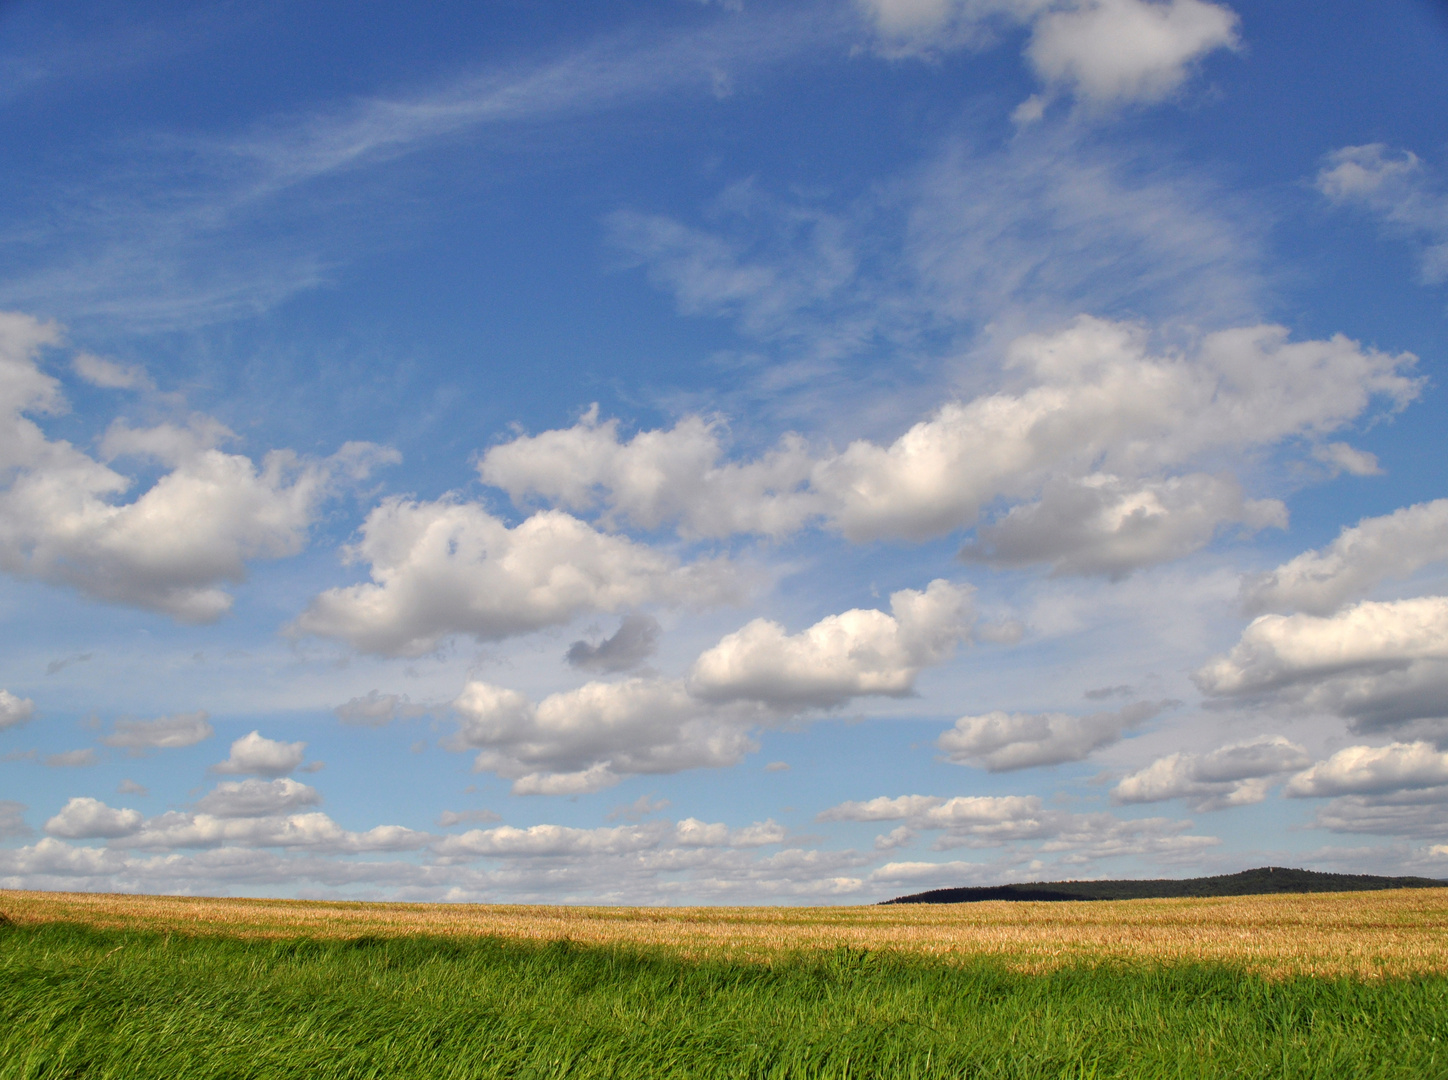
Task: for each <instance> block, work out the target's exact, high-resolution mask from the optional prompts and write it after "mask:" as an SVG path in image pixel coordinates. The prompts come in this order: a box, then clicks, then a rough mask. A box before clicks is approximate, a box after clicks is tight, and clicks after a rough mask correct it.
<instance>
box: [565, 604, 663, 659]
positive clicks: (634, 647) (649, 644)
mask: <svg viewBox="0 0 1448 1080" xmlns="http://www.w3.org/2000/svg"><path fill="white" fill-rule="evenodd" d="M659 631H660V628H659V620H657V619H655V618H654V617H653V616H652V615H639V614H632V615H625V616H624V618H623V621H622V622H621V623H619V627H618V629H617V630H616V631H614V634H613V636H612V637H607V638H604V639H603V640H602V641H600V642H599V643H598V644H597V645H591V644H589V643H588V642H587V641H575V642H574V643H573V644H572V645H570V646H569V647H568V653H567V654H566V656H565V659H567V661H568V663H569V666H571V667H576V668H580V669H582V670H584V671H599V672H617V671H628V670H629V669H630V668H636V667H638V666H639V665H640V664H642V663H643V662H644V661H645V660H647V659H648V658H649V657H650V656H652V655H653V654H654V650H655V649H657V648H658V640H659Z"/></svg>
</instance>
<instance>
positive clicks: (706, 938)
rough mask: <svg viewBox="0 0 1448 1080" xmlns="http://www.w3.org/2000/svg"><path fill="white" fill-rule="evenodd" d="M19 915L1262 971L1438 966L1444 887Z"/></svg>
mask: <svg viewBox="0 0 1448 1080" xmlns="http://www.w3.org/2000/svg"><path fill="white" fill-rule="evenodd" d="M0 912H3V913H4V914H5V915H6V916H8V918H10V919H11V920H13V921H15V922H16V923H21V924H35V923H43V922H73V923H83V924H88V925H92V926H95V927H98V928H105V929H137V930H152V931H159V932H164V933H184V934H227V935H236V936H240V937H248V938H283V937H296V936H310V937H321V938H338V937H358V936H363V935H368V936H384V937H387V936H400V935H413V934H437V935H461V936H479V935H496V936H502V937H510V938H522V939H530V940H536V941H549V940H560V939H565V938H566V939H569V940H571V941H574V942H578V943H580V944H622V945H640V946H647V947H662V948H666V949H669V950H671V951H676V952H678V953H679V954H680V955H683V956H686V957H689V958H695V959H704V958H731V959H736V960H754V961H762V962H767V961H768V960H769V959H770V958H771V957H774V956H777V955H780V954H782V953H791V952H798V951H801V950H814V949H828V948H835V947H839V946H848V947H851V948H864V949H871V950H881V949H883V950H894V951H899V952H907V953H916V954H926V955H931V956H937V957H941V958H945V959H952V958H954V959H968V958H971V957H991V958H994V959H996V960H999V961H1003V962H1005V963H1006V964H1008V965H1009V966H1011V967H1013V968H1018V969H1021V970H1031V971H1041V970H1049V969H1051V968H1054V967H1058V966H1060V965H1063V964H1067V963H1073V962H1078V961H1083V960H1086V961H1090V960H1105V961H1123V962H1143V961H1145V962H1160V963H1172V962H1183V961H1205V962H1224V963H1229V964H1232V965H1236V966H1241V967H1244V968H1247V969H1250V970H1254V971H1258V972H1261V973H1264V974H1270V975H1289V974H1298V973H1300V974H1314V975H1337V974H1343V975H1355V976H1359V977H1368V978H1371V977H1375V976H1384V975H1411V974H1428V973H1439V974H1441V973H1445V972H1448V889H1405V890H1392V891H1386V892H1373V893H1315V894H1283V895H1273V896H1249V897H1217V898H1210V899H1194V900H1178V899H1174V900H1097V901H1090V902H1076V903H1032V902H1019V901H1016V902H1008V901H987V902H984V903H975V904H908V905H907V904H902V905H892V906H880V907H875V906H872V907H824V908H818V907H816V908H804V907H736V908H723V907H718V908H715V907H694V908H688V907H679V908H644V907H551V906H541V905H539V906H519V905H485V904H401V903H356V902H326V901H303V900H238V899H217V898H206V897H174V896H129V895H114V894H97V893H41V892H18V891H11V890H0Z"/></svg>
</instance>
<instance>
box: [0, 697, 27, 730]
mask: <svg viewBox="0 0 1448 1080" xmlns="http://www.w3.org/2000/svg"><path fill="white" fill-rule="evenodd" d="M34 715H35V702H33V701H32V700H30V698H23V697H16V696H15V695H14V694H12V693H11V692H10V691H9V690H0V731H4V730H5V729H6V728H13V727H19V726H20V725H21V724H23V723H25V721H27V720H29V719H30V718H31V717H32V716H34Z"/></svg>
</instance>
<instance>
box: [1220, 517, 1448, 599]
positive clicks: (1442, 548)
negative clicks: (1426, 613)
mask: <svg viewBox="0 0 1448 1080" xmlns="http://www.w3.org/2000/svg"><path fill="white" fill-rule="evenodd" d="M1444 560H1448V499H1436V500H1434V501H1433V502H1426V503H1418V504H1416V505H1414V506H1406V507H1403V508H1402V509H1401V510H1396V511H1394V512H1393V513H1391V514H1386V515H1384V516H1382V517H1372V518H1363V519H1362V520H1361V521H1359V522H1358V523H1357V524H1356V525H1353V526H1351V527H1346V528H1344V529H1343V530H1342V532H1341V533H1339V534H1338V537H1337V539H1336V540H1334V541H1333V542H1332V543H1331V544H1330V545H1328V547H1327V548H1325V549H1324V550H1322V551H1305V552H1303V553H1302V554H1301V555H1298V556H1297V557H1296V558H1294V559H1292V560H1290V561H1289V562H1286V563H1283V564H1282V565H1281V566H1279V567H1277V569H1275V570H1273V571H1271V572H1269V573H1266V574H1261V575H1257V576H1254V577H1249V578H1246V579H1245V580H1243V582H1242V606H1243V607H1244V608H1245V609H1246V610H1247V611H1248V612H1251V613H1253V614H1256V613H1258V612H1263V611H1274V610H1275V611H1301V612H1306V613H1307V614H1309V615H1331V614H1332V613H1333V612H1335V611H1336V610H1337V609H1338V608H1339V607H1341V606H1342V605H1343V604H1344V603H1346V602H1347V601H1349V600H1354V599H1358V598H1360V597H1362V596H1363V595H1364V594H1366V593H1367V592H1368V591H1370V590H1371V589H1372V588H1373V587H1374V586H1376V585H1377V584H1378V583H1379V582H1381V581H1383V580H1385V579H1387V578H1395V577H1407V576H1408V575H1410V574H1412V573H1413V572H1414V571H1416V570H1419V569H1421V568H1422V567H1424V566H1427V565H1429V564H1431V563H1436V562H1443V561H1444Z"/></svg>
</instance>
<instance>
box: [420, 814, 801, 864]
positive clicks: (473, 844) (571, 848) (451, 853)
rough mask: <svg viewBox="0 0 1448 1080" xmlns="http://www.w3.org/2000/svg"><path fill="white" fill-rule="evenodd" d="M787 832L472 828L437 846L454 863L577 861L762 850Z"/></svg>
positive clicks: (682, 827) (758, 828)
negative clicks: (676, 851) (481, 859)
mask: <svg viewBox="0 0 1448 1080" xmlns="http://www.w3.org/2000/svg"><path fill="white" fill-rule="evenodd" d="M784 838H785V831H784V829H783V827H781V826H780V825H777V824H776V823H775V822H773V821H759V822H755V823H754V824H753V825H748V826H745V827H744V828H730V827H729V826H728V825H724V824H719V823H709V822H704V821H700V820H699V819H698V818H685V819H684V820H683V821H680V822H677V823H675V824H670V823H669V822H665V821H657V822H650V823H649V824H646V825H615V826H607V827H603V828H596V829H576V828H569V827H567V826H564V825H534V826H531V827H529V828H527V829H517V828H514V827H512V826H511V825H500V826H498V827H497V828H493V829H473V830H471V831H470V832H466V833H463V834H461V835H460V836H449V837H446V838H444V839H442V840H440V841H438V842H437V843H436V844H434V845H433V847H434V850H436V851H437V852H438V853H439V854H440V855H443V856H445V857H449V858H460V857H469V856H471V857H478V856H488V857H493V858H500V857H512V858H518V857H524V858H564V857H567V858H577V857H580V856H597V855H605V856H607V855H613V856H618V855H629V854H635V853H638V852H642V851H650V850H657V849H668V848H674V847H677V848H735V849H738V848H758V847H768V846H771V845H775V844H780V843H782V842H783V841H784Z"/></svg>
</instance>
